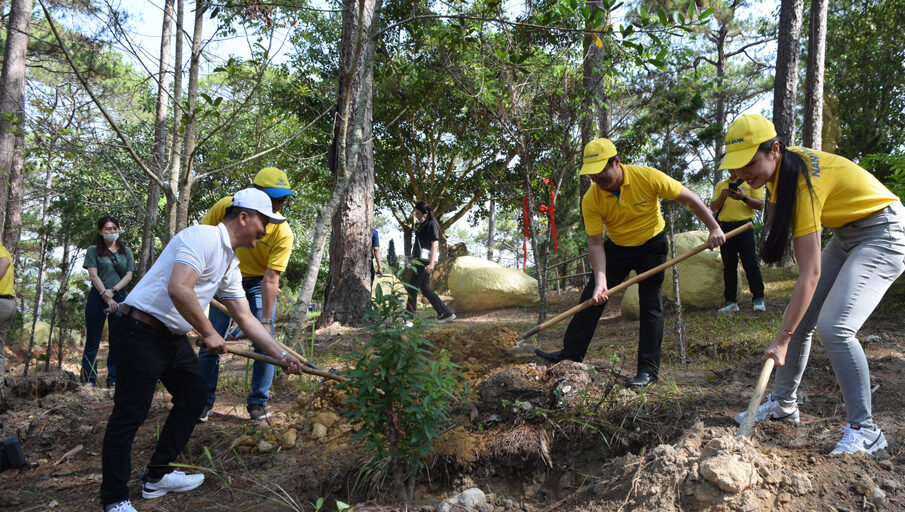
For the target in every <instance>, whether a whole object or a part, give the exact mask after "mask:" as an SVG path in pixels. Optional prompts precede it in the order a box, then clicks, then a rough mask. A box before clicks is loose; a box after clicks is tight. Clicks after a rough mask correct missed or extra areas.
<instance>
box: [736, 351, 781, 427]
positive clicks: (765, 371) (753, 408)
mask: <svg viewBox="0 0 905 512" xmlns="http://www.w3.org/2000/svg"><path fill="white" fill-rule="evenodd" d="M774 364H775V361H773V358H772V357H771V358H769V359H767V360H766V361H764V367H763V368H762V369H761V371H760V377H759V378H758V379H757V386H755V387H754V394H753V395H752V396H751V401H750V402H748V410H747V411H745V417H744V418H742V424H741V425H739V427H738V435H739V437H751V434H752V433H753V432H754V421H755V420H756V419H757V408H758V407H760V401H761V399H762V398H763V397H764V390H765V389H766V388H767V381H769V380H770V373H772V372H773V365H774Z"/></svg>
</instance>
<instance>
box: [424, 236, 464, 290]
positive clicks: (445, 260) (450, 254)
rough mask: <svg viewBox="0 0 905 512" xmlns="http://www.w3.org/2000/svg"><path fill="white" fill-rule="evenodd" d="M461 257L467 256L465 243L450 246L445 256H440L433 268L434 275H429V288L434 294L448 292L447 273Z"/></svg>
mask: <svg viewBox="0 0 905 512" xmlns="http://www.w3.org/2000/svg"><path fill="white" fill-rule="evenodd" d="M462 256H468V246H467V245H465V242H459V243H457V244H453V245H450V246H449V247H448V248H447V249H446V255H445V256H443V255H441V257H440V261H439V262H437V264H436V265H435V266H434V273H433V274H431V288H433V289H434V291H435V292H437V293H443V292H446V291H448V290H449V272H450V270H452V266H453V265H454V264H455V262H456V259H457V258H460V257H462Z"/></svg>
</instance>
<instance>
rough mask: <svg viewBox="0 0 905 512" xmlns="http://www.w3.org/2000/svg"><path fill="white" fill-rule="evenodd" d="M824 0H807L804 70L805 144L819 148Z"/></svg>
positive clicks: (824, 18)
mask: <svg viewBox="0 0 905 512" xmlns="http://www.w3.org/2000/svg"><path fill="white" fill-rule="evenodd" d="M826 15H827V0H811V16H810V24H809V28H808V30H809V33H808V60H807V74H806V75H805V81H804V85H805V96H804V126H803V128H802V132H804V133H803V134H802V137H803V144H804V146H805V147H808V148H813V149H817V150H820V149H822V145H823V144H822V143H823V83H824V77H823V74H824V70H825V66H824V56H825V54H826Z"/></svg>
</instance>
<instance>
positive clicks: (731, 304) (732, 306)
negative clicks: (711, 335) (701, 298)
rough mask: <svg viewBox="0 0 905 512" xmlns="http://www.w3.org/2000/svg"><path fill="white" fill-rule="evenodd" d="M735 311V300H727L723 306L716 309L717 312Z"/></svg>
mask: <svg viewBox="0 0 905 512" xmlns="http://www.w3.org/2000/svg"><path fill="white" fill-rule="evenodd" d="M736 311H738V303H736V302H727V303H726V305H725V306H723V307H721V308H720V309H718V310H717V312H719V313H735V312H736Z"/></svg>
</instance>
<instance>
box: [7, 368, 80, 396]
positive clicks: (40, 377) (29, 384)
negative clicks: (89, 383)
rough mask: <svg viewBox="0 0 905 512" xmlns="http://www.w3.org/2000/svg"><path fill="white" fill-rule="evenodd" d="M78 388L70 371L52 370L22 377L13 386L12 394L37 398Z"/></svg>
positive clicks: (75, 379) (77, 382)
mask: <svg viewBox="0 0 905 512" xmlns="http://www.w3.org/2000/svg"><path fill="white" fill-rule="evenodd" d="M78 388H79V381H78V379H77V378H76V377H75V375H73V374H72V373H71V372H67V371H66V370H53V371H49V372H44V373H39V374H37V375H35V376H33V377H27V378H25V379H22V380H21V381H20V382H19V383H18V384H16V385H15V387H13V395H14V396H17V397H21V398H37V397H43V396H47V395H49V394H51V393H66V392H70V391H75V390H77V389H78Z"/></svg>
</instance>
